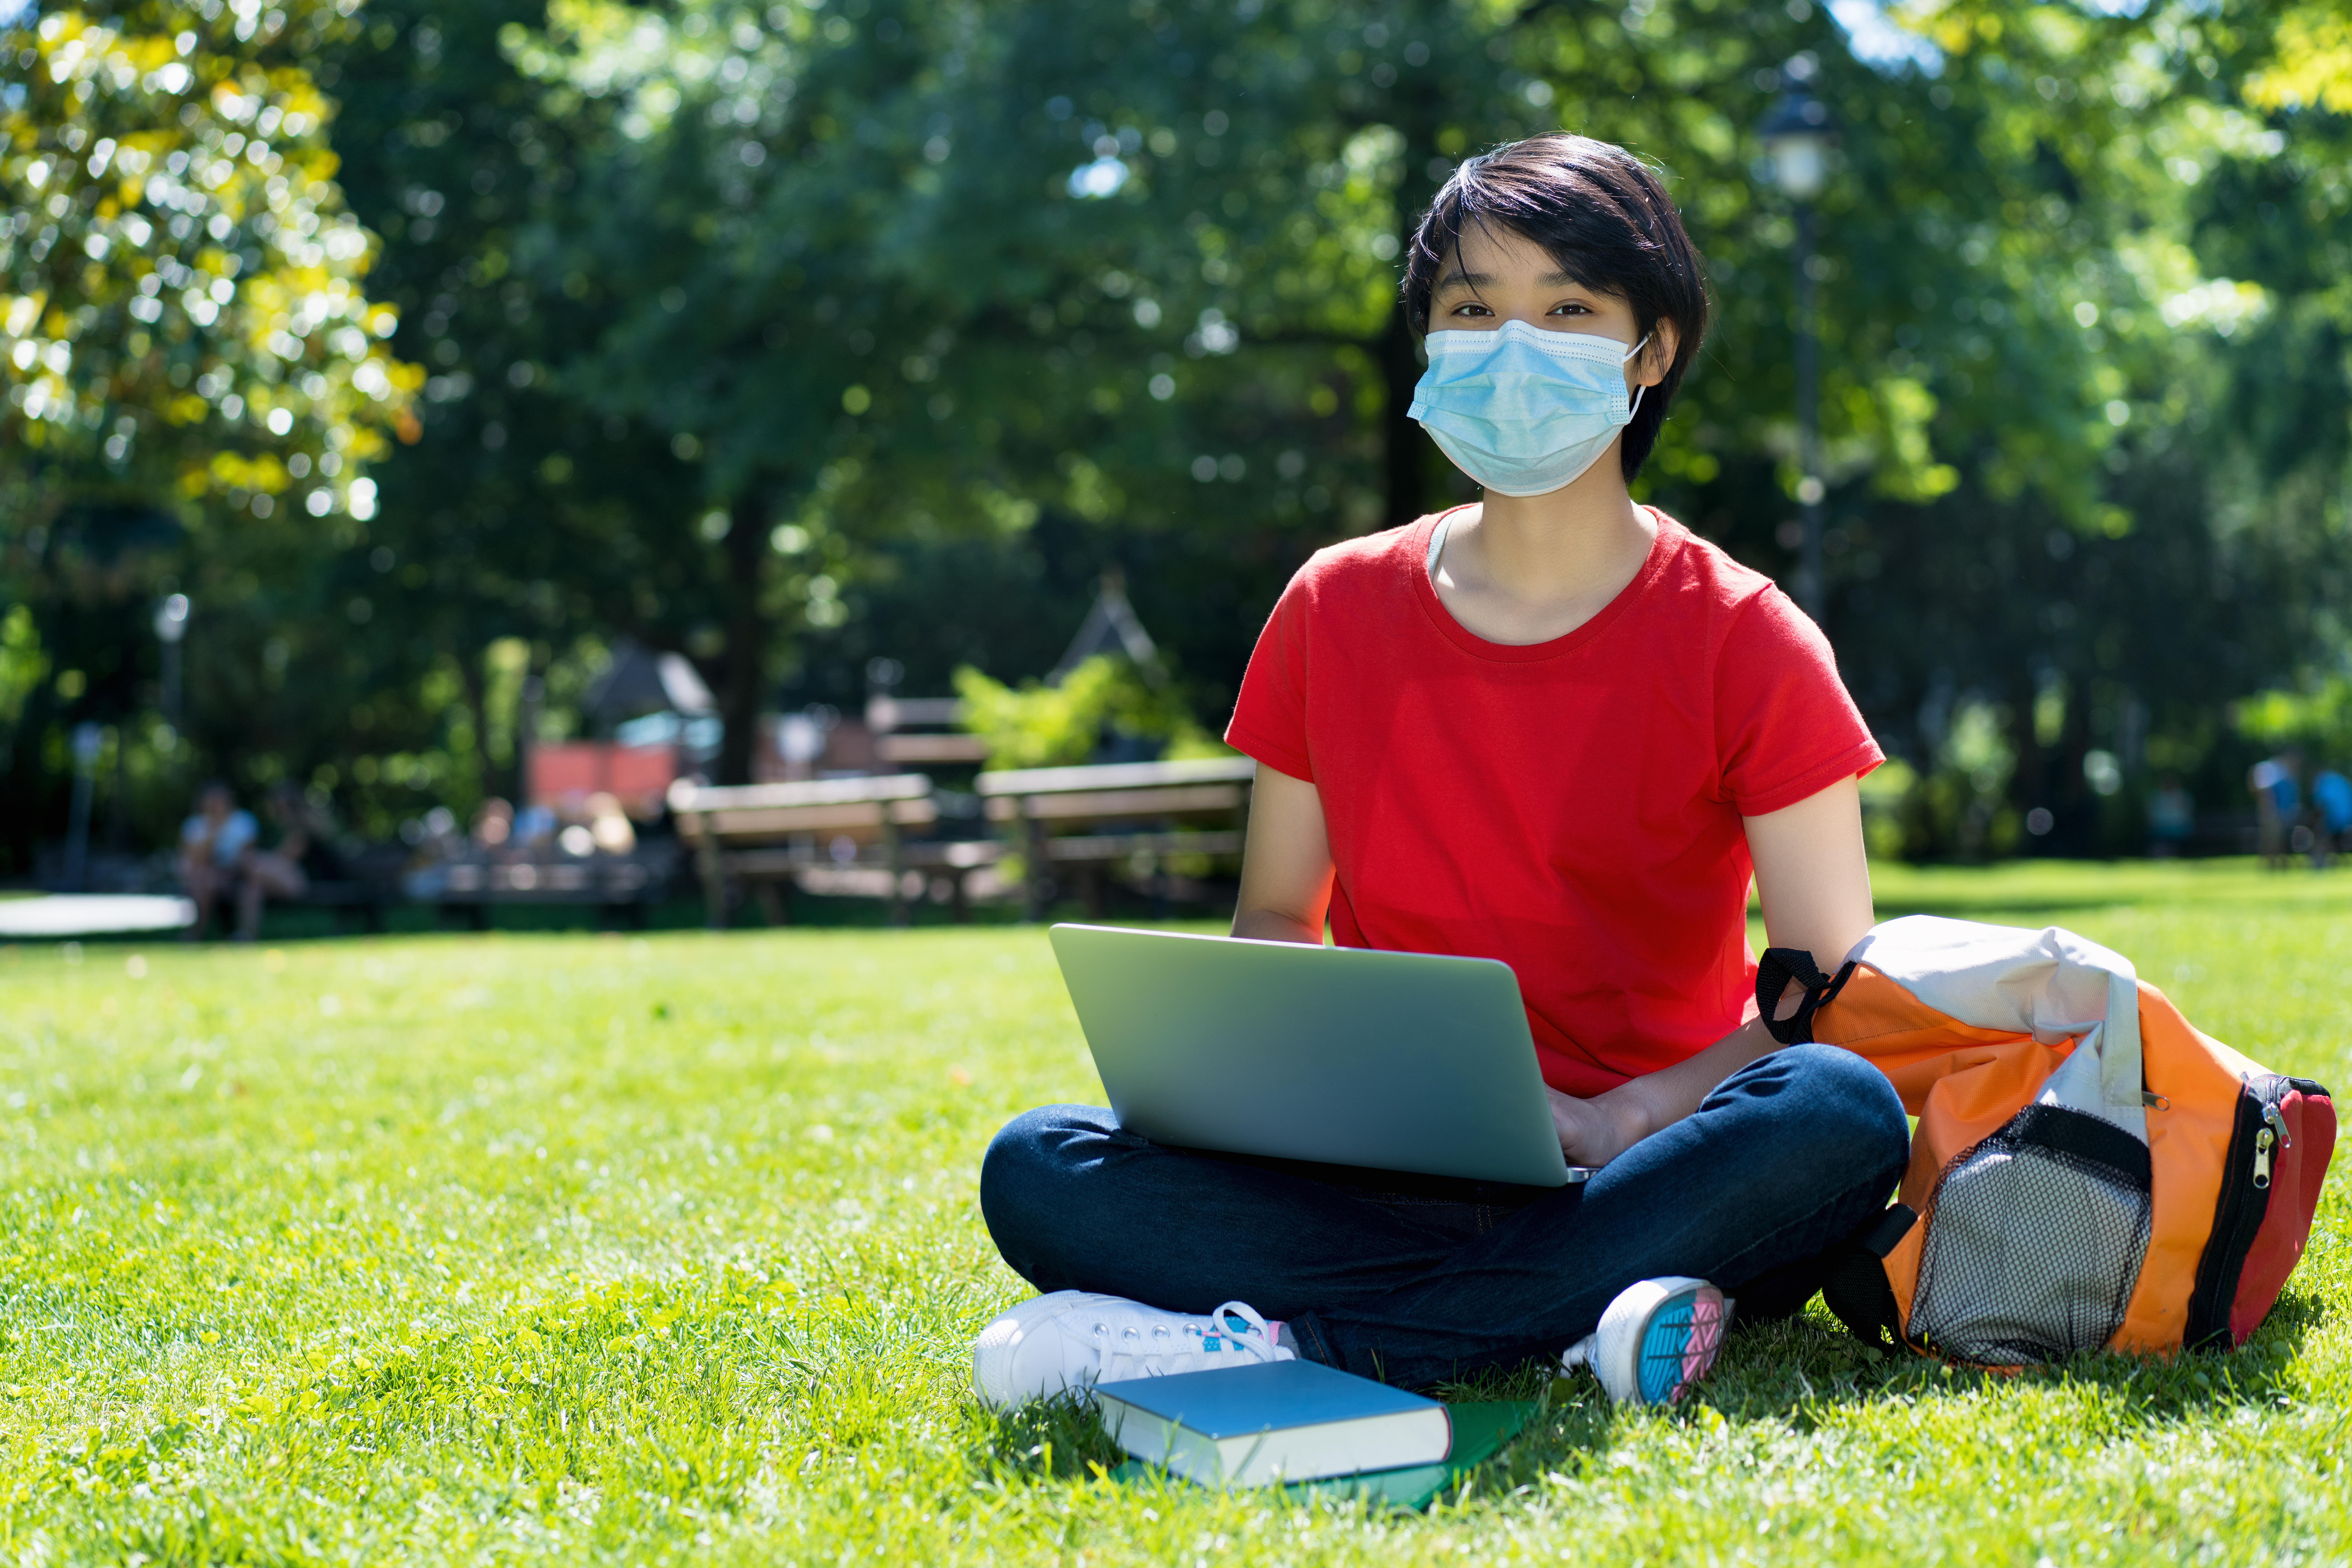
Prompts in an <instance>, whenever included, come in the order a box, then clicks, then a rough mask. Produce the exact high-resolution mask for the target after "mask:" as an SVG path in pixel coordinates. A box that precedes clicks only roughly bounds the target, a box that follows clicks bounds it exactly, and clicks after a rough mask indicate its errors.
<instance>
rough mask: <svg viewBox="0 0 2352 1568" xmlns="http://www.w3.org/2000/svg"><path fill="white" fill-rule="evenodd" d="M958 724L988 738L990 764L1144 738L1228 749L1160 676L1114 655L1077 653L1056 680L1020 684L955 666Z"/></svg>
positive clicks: (1202, 749)
mask: <svg viewBox="0 0 2352 1568" xmlns="http://www.w3.org/2000/svg"><path fill="white" fill-rule="evenodd" d="M955 690H956V695H957V696H958V697H961V698H962V699H963V708H964V718H963V727H964V729H965V730H967V731H970V732H971V733H972V734H974V735H978V736H980V737H982V739H984V740H985V741H986V742H988V765H989V766H990V767H992V768H1051V767H1065V766H1068V765H1071V764H1074V763H1084V762H1087V761H1090V760H1091V759H1092V758H1093V757H1094V756H1095V754H1096V752H1097V749H1098V748H1100V747H1101V746H1102V745H1104V744H1105V743H1106V742H1111V743H1114V744H1116V743H1117V742H1145V743H1146V744H1147V745H1148V746H1149V747H1150V748H1151V749H1152V750H1155V751H1157V752H1159V753H1160V755H1162V756H1165V757H1169V758H1171V759H1173V758H1181V757H1203V756H1223V755H1227V754H1229V753H1228V752H1226V750H1225V748H1224V747H1223V746H1221V745H1219V744H1218V743H1217V742H1215V741H1214V740H1213V739H1212V738H1211V737H1210V735H1209V734H1208V732H1207V731H1204V730H1202V728H1201V726H1200V725H1199V723H1197V722H1196V721H1194V720H1193V718H1192V714H1191V713H1190V712H1189V711H1187V710H1186V709H1185V707H1184V705H1183V703H1182V701H1181V700H1180V699H1179V698H1178V697H1177V696H1176V695H1175V693H1174V691H1173V690H1172V689H1171V688H1170V687H1169V686H1168V685H1167V683H1166V682H1164V681H1162V682H1160V683H1158V684H1154V683H1152V682H1149V681H1147V680H1145V679H1143V677H1142V676H1141V674H1139V672H1138V671H1137V669H1136V668H1135V666H1134V664H1133V663H1132V662H1131V661H1129V660H1128V659H1126V658H1120V657H1118V656H1116V655H1112V654H1097V655H1095V656H1094V657H1093V658H1088V659H1085V660H1082V661H1081V662H1080V663H1079V664H1078V665H1077V666H1076V668H1073V669H1072V670H1071V671H1070V672H1069V673H1068V674H1067V675H1066V676H1064V677H1063V678H1062V679H1061V682H1060V683H1059V684H1058V685H1054V686H1047V685H1045V684H1044V683H1043V682H1041V681H1036V680H1027V681H1024V682H1023V683H1022V684H1021V687H1020V689H1017V690H1016V689H1013V688H1012V687H1010V686H1007V685H1005V684H1004V683H1003V682H1002V681H998V680H992V679H989V678H988V677H987V676H986V675H983V674H982V673H981V672H980V671H979V670H977V669H974V668H971V666H969V665H966V666H965V667H963V668H961V669H959V670H957V671H956V672H955Z"/></svg>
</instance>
